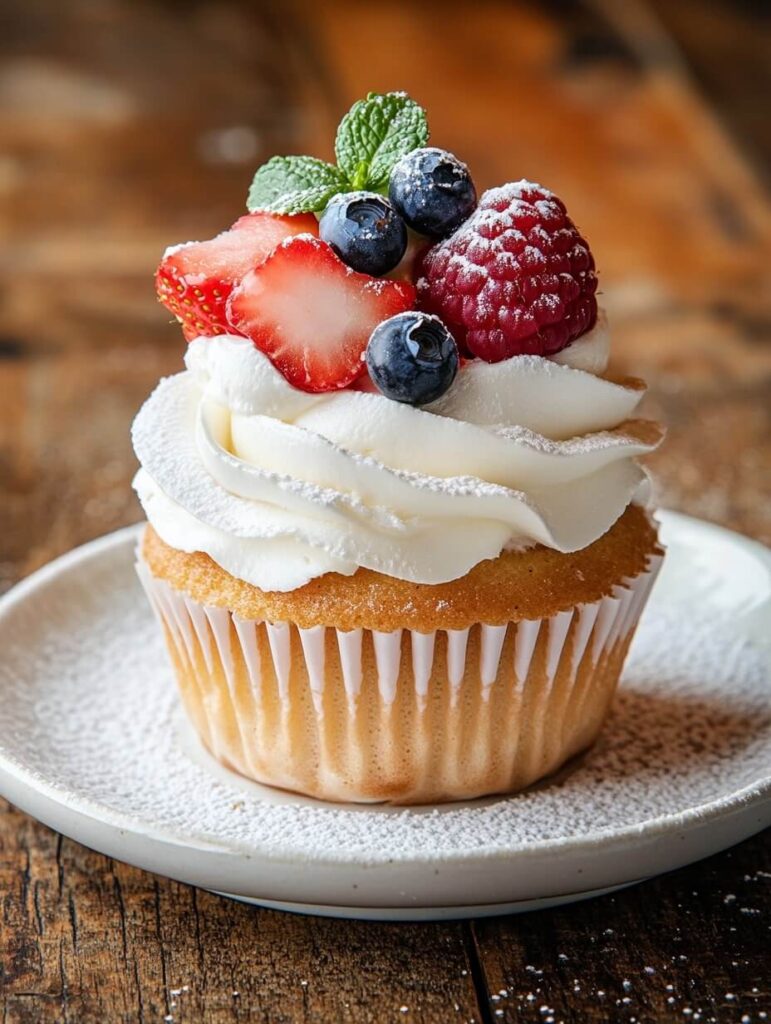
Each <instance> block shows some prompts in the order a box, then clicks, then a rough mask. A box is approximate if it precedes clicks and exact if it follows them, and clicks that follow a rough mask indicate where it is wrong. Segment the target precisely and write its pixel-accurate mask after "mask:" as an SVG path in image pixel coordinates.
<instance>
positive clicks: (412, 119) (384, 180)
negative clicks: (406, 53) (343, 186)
mask: <svg viewBox="0 0 771 1024" xmlns="http://www.w3.org/2000/svg"><path fill="white" fill-rule="evenodd" d="M426 142H428V125H427V123H426V114H425V111H424V110H423V108H422V107H419V106H418V105H417V103H416V102H415V101H414V100H411V99H410V98H409V96H407V94H406V93H403V92H389V93H386V94H385V95H384V96H383V95H378V94H377V93H374V92H371V93H370V94H369V96H367V98H366V100H359V101H358V102H357V103H354V105H353V106H352V107H351V109H350V110H349V111H348V113H347V114H346V115H345V117H344V118H343V119H342V121H341V122H340V127H339V128H338V129H337V139H336V140H335V155H336V157H337V165H338V167H339V168H340V170H341V171H342V172H343V173H344V174H345V176H346V177H347V179H348V180H349V181H350V183H351V185H352V187H353V188H354V189H370V190H371V191H373V192H376V191H378V190H380V189H383V188H385V187H386V186H387V185H388V178H389V175H390V174H391V171H392V169H393V167H394V164H396V163H397V161H398V160H400V159H401V158H402V157H403V156H404V155H405V153H411V152H412V150H413V149H419V148H420V147H421V146H425V144H426Z"/></svg>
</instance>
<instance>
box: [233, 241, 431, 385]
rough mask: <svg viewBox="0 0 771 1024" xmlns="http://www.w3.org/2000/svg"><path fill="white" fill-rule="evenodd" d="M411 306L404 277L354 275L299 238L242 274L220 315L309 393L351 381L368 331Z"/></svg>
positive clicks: (322, 246) (328, 252)
mask: <svg viewBox="0 0 771 1024" xmlns="http://www.w3.org/2000/svg"><path fill="white" fill-rule="evenodd" d="M414 306H415V288H414V287H413V285H412V284H410V282H409V281H390V280H387V279H386V278H375V277H370V276H369V274H359V273H357V272H356V271H355V270H351V268H350V267H347V266H346V265H345V264H344V263H343V262H342V260H340V259H338V257H337V256H336V255H335V253H334V252H333V251H332V249H331V248H330V247H329V246H328V245H327V243H326V242H322V241H320V240H319V239H318V238H311V237H309V236H308V235H301V236H299V237H297V238H288V239H287V240H286V241H284V242H282V243H281V245H279V246H278V248H277V249H276V250H275V251H274V252H273V253H272V254H271V255H270V256H269V257H268V258H267V259H266V260H265V262H264V263H262V264H261V265H260V266H259V267H255V269H254V270H252V271H251V272H250V273H249V274H247V275H246V277H245V278H244V279H243V281H242V282H241V283H240V284H239V285H238V286H237V287H236V288H234V289H233V292H232V294H231V296H230V300H229V302H228V310H227V312H228V320H229V322H230V324H231V326H232V327H234V328H235V329H236V330H237V331H238V332H240V333H241V334H245V335H246V336H247V338H251V340H252V341H253V342H254V344H255V345H256V346H257V348H258V349H260V350H261V351H262V352H264V353H265V354H266V355H267V356H268V357H269V359H270V360H271V361H272V362H273V364H274V365H275V366H276V367H278V369H279V370H280V371H281V372H282V373H283V375H284V376H285V377H286V379H287V380H288V381H289V383H290V384H293V385H294V386H295V387H296V388H300V389H301V390H302V391H313V392H317V391H335V390H337V389H338V388H344V387H345V386H346V385H347V384H350V383H351V381H353V380H355V379H356V378H357V377H358V376H359V374H360V373H361V372H362V371H363V369H364V359H363V356H364V350H365V348H366V347H367V341H368V340H369V336H370V334H371V333H372V331H373V330H374V328H375V327H376V326H377V325H378V324H379V323H380V322H381V321H383V320H387V319H388V317H391V316H395V315H396V314H397V313H403V312H404V311H405V310H407V309H413V308H414Z"/></svg>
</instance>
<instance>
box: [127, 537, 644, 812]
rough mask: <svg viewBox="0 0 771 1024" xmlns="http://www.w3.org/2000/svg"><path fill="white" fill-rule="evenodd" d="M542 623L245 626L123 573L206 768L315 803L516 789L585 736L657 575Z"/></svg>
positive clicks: (145, 573) (594, 724) (601, 709)
mask: <svg viewBox="0 0 771 1024" xmlns="http://www.w3.org/2000/svg"><path fill="white" fill-rule="evenodd" d="M661 560H662V556H661V555H652V556H650V559H649V564H648V569H647V571H646V572H644V573H642V574H640V575H639V576H636V577H635V578H634V579H628V580H624V581H622V583H621V584H620V585H618V586H616V587H615V588H614V589H613V593H612V594H611V595H610V596H607V597H604V598H602V599H601V600H599V601H597V602H594V603H592V604H583V605H577V606H576V607H575V608H573V609H571V610H568V611H563V612H559V613H557V614H556V615H553V616H551V617H550V618H546V619H540V620H523V621H520V622H518V623H516V622H511V623H508V624H505V625H500V626H494V625H487V624H484V623H479V624H476V625H474V626H471V627H470V628H468V629H463V630H437V631H435V632H433V633H419V632H417V631H414V630H401V629H398V630H395V631H394V632H391V633H383V632H378V631H377V630H363V629H356V630H351V631H344V630H339V629H334V628H333V627H325V626H315V627H312V628H309V629H301V628H299V627H297V626H295V625H294V624H289V623H269V622H255V621H250V620H246V619H242V618H239V616H237V615H235V614H233V613H231V612H229V611H228V610H226V609H224V608H218V607H214V606H208V605H201V604H198V603H197V602H195V601H193V600H192V599H191V598H190V597H188V596H187V595H186V594H184V593H182V592H180V591H177V590H174V589H173V588H172V587H171V586H169V584H167V583H166V582H164V581H163V580H161V579H158V578H156V577H154V576H152V574H151V573H150V571H149V569H148V568H147V566H146V565H145V564H144V563H143V562H142V561H141V560H140V561H138V563H137V571H138V574H139V577H140V580H141V581H142V584H143V586H144V588H145V590H146V592H147V595H148V598H149V600H150V603H151V605H152V607H153V609H154V611H155V613H156V615H157V617H158V619H159V621H160V622H161V624H162V626H163V627H164V631H165V634H166V638H167V643H168V646H169V651H170V654H171V657H172V661H173V662H174V667H175V671H176V675H177V679H178V681H179V684H180V688H181V691H182V696H183V699H184V702H185V705H186V708H187V711H188V713H189V715H190V717H191V718H192V720H193V722H194V724H195V726H196V728H197V729H198V732H199V734H200V736H201V738H202V739H203V741H204V743H205V744H206V745H207V747H209V749H210V750H211V752H212V753H213V754H214V755H215V756H216V757H218V758H219V759H220V760H221V761H223V762H224V763H226V764H228V765H229V766H231V767H233V768H235V769H236V770H238V771H239V772H241V773H242V774H244V775H247V776H249V777H252V778H256V779H257V780H258V781H262V782H267V783H269V784H274V785H279V786H282V787H284V788H288V789H295V790H299V791H301V792H305V793H310V794H312V795H316V796H321V797H323V798H326V799H340V800H363V801H373V800H391V801H393V802H403V803H415V802H426V801H431V800H442V799H444V800H446V799H459V798H465V797H471V796H477V795H481V794H482V793H490V792H497V791H502V790H509V789H518V788H521V787H522V786H524V785H527V784H529V783H530V782H532V781H534V780H535V779H537V778H539V777H541V776H543V775H545V774H548V773H549V772H551V771H554V770H556V768H558V767H559V766H560V765H561V764H562V763H563V762H564V761H565V760H566V759H567V758H568V757H570V756H572V755H573V754H575V753H577V752H578V751H579V750H581V749H584V748H585V747H586V746H588V745H589V744H590V743H591V742H592V741H593V740H594V738H595V737H596V734H597V732H598V731H599V729H600V727H601V725H602V721H603V719H604V717H605V714H606V713H607V710H608V707H609V705H610V700H611V698H612V695H613V691H614V689H615V685H616V682H617V680H618V676H619V674H620V671H621V667H622V664H623V659H624V656H625V654H626V650H627V647H628V645H629V642H630V641H631V638H632V635H633V633H634V629H635V627H636V625H637V622H638V620H639V617H640V614H641V613H642V610H643V608H644V606H645V602H646V600H647V597H648V594H649V593H650V590H651V587H652V585H653V583H654V581H655V578H656V575H657V573H658V570H659V567H660V564H661Z"/></svg>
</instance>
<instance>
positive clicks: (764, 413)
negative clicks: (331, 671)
mask: <svg viewBox="0 0 771 1024" xmlns="http://www.w3.org/2000/svg"><path fill="white" fill-rule="evenodd" d="M770 33H771V14H769V8H768V7H767V6H766V5H763V4H760V3H751V2H749V0H744V2H742V3H734V4H730V3H728V2H719V0H718V2H712V3H706V2H699V0H683V2H682V3H679V4H672V3H664V2H663V0H625V2H624V3H616V2H614V0H585V2H583V3H578V2H570V0H559V2H557V0H553V2H549V3H525V2H516V3H512V2H504V0H476V2H475V3H474V4H473V5H470V4H468V3H462V2H453V0H443V2H442V3H438V2H426V3H423V4H414V3H410V2H407V0H393V2H391V3H390V4H387V5H386V4H378V5H367V4H359V3H354V2H353V0H327V2H326V3H323V4H320V3H311V2H310V0H292V2H278V0H275V2H273V3H259V2H254V0H252V2H248V0H243V2H239V0H225V2H219V3H217V2H212V0H209V2H203V0H201V2H197V0H188V2H187V3H184V4H183V3H178V2H175V0H165V2H151V0H133V2H132V0H103V2H96V0H69V2H67V3H59V2H56V0H7V2H6V3H5V4H3V5H2V7H0V246H1V248H0V398H1V401H0V589H4V588H6V587H8V586H10V585H11V584H12V583H13V582H15V581H16V580H17V579H19V578H20V577H22V576H24V575H26V574H27V573H29V572H31V571H32V570H34V569H35V568H37V567H38V566H40V565H42V564H43V563H44V562H46V561H48V560H49V559H50V558H52V557H54V556H55V555H57V554H60V553H62V552H63V551H65V550H67V549H68V548H70V547H72V546H73V545H76V544H79V543H81V542H83V541H85V540H88V539H90V538H91V537H94V536H97V535H99V534H102V533H105V532H107V531H110V530H113V529H115V528H117V527H119V526H121V525H124V524H125V523H129V522H132V521H135V520H137V519H138V518H139V517H140V513H139V508H138V506H137V503H136V501H135V498H134V497H133V494H132V491H131V488H130V480H131V476H132V474H133V472H134V470H135V466H136V464H135V461H134V457H133V454H132V452H131V447H130V444H129V438H128V428H129V424H130V422H131V419H132V416H133V414H134V412H135V411H136V409H137V407H138V406H139V404H140V403H141V401H142V400H143V399H144V397H145V396H146V395H147V393H148V392H149V391H150V389H151V388H152V386H153V385H154V383H155V382H156V381H157V379H158V377H159V376H161V375H162V374H165V373H170V372H174V371H175V370H177V369H178V368H179V367H180V361H181V355H182V347H183V343H182V339H181V335H180V333H179V331H178V330H176V329H175V328H173V327H171V326H169V324H168V318H167V317H165V316H164V315H163V311H162V310H161V309H160V307H159V306H158V305H157V304H156V302H155V298H154V293H153V287H152V272H153V270H154V267H155V265H156V263H157V260H158V257H159V254H160V252H161V251H162V250H163V248H164V247H165V246H166V245H167V244H169V243H171V242H173V241H177V240H185V239H187V238H198V237H208V236H210V235H211V234H213V233H215V232H216V231H218V230H220V229H221V228H222V227H223V226H225V225H227V224H228V223H230V222H232V221H233V220H234V219H235V218H236V217H237V216H239V215H240V213H241V212H242V210H243V202H244V195H245V192H246V188H247V185H248V182H249V180H250V176H251V172H252V171H253V169H254V167H255V166H256V165H257V164H258V163H259V162H260V161H261V160H263V159H265V158H267V157H268V156H269V155H271V154H273V153H284V152H313V153H317V154H318V155H320V156H326V155H329V153H330V150H331V140H332V137H333V131H334V126H335V124H336V122H337V119H338V117H339V115H340V114H341V113H342V112H343V111H344V110H345V109H346V108H347V106H348V105H349V104H350V102H351V101H352V100H354V99H356V98H358V97H359V96H361V95H363V94H364V93H366V92H367V91H368V90H370V89H376V90H381V89H392V88H404V89H407V90H408V91H410V92H411V93H412V94H413V95H415V97H416V98H417V99H419V100H420V101H421V102H422V103H423V104H424V105H425V106H426V107H427V108H428V110H429V114H430V120H431V125H432V130H433V138H434V140H435V141H436V142H437V143H438V144H440V145H443V146H446V147H447V148H450V149H453V150H455V151H456V152H458V154H459V155H460V156H462V157H463V158H465V159H466V160H467V161H468V162H469V163H470V164H471V166H472V169H473V172H474V175H475V178H476V180H477V183H478V184H479V185H480V186H482V187H486V186H489V185H492V184H496V183H499V182H502V181H505V180H510V179H513V178H519V177H522V176H526V177H530V178H534V179H536V180H541V181H543V182H544V183H546V184H548V185H549V186H550V187H552V188H553V189H554V190H555V191H557V192H558V193H559V194H560V195H561V196H562V197H563V198H564V199H565V200H566V202H567V203H568V206H569V208H570V210H571V212H572V213H573V215H574V217H575V219H576V221H577V222H578V224H579V225H580V227H581V228H582V230H583V231H584V232H585V233H586V235H587V236H588V238H589V239H590V241H591V243H592V248H593V250H594V252H595V255H596V258H597V262H598V265H599V267H600V271H601V289H602V292H603V299H602V301H603V303H604V304H605V306H606V307H607V308H608V311H609V314H610V317H611V320H612V324H613V329H614V346H615V355H614V359H615V361H616V365H617V367H618V368H619V369H623V370H625V371H629V372H635V373H639V374H640V375H643V376H645V377H647V379H648V381H649V383H650V385H651V393H650V396H649V398H648V399H647V400H646V401H647V402H648V411H649V412H650V413H651V414H653V415H656V416H658V417H659V418H661V419H662V420H663V421H665V422H666V424H667V426H668V428H669V437H668V440H667V443H666V445H665V446H664V448H663V449H662V450H661V452H660V453H657V454H656V455H655V456H654V457H653V458H652V459H651V469H652V471H653V473H654V477H655V481H656V489H657V496H658V499H659V500H660V502H661V503H662V504H664V505H668V506H670V507H674V508H678V509H682V510H684V511H687V512H690V513H692V514H694V515H697V516H701V517H704V518H707V519H711V520H714V521H716V522H720V523H723V524H725V525H727V526H730V527H732V528H734V529H738V530H740V531H742V532H745V533H748V534H750V535H752V536H755V537H757V538H759V539H761V540H765V541H766V542H768V541H769V540H771V439H770V437H769V435H770V433H771V430H770V427H769V410H770V409H771V345H770V344H769V341H770V339H771V287H770V285H771V281H770V280H769V276H770V275H769V266H770V265H771V261H770V260H769V256H770V255H771V206H770V205H769V201H768V197H767V194H766V192H765V183H766V182H767V181H768V179H769V171H770V169H771V133H770V132H769V122H768V114H767V108H768V92H769V89H768V87H769V84H771V83H770V82H769V79H770V78H771V71H770V70H769V69H770V68H771V61H769V38H770ZM0 808H1V809H0V900H2V911H1V912H0V1007H2V1011H3V1015H2V1021H3V1022H9V1024H11V1022H12V1024H16V1022H19V1024H21V1022H24V1024H28V1022H29V1024H33V1022H34V1024H37V1022H49V1021H50V1022H54V1021H72V1022H78V1024H80V1022H86V1024H88V1022H91V1021H117V1022H124V1021H125V1022H133V1021H163V1020H166V1021H172V1020H173V1021H178V1022H197V1021H207V1022H208V1021H212V1022H231V1021H247V1020H248V1021H266V1022H270V1024H274V1022H284V1021H286V1022H294V1021H314V1022H327V1021H329V1022H337V1021H346V1022H347V1021H355V1022H359V1021H376V1022H379V1021H400V1020H406V1021H422V1022H431V1024H434V1022H436V1024H439V1022H442V1024H443V1022H446V1021H449V1022H454V1021H458V1022H471V1021H474V1022H476V1024H490V1022H494V1021H499V1020H501V1021H512V1022H513V1021H517V1022H520V1021H522V1022H531V1021H533V1022H535V1021H541V1022H552V1021H554V1022H556V1021H566V1022H567V1021H570V1022H605V1021H614V1022H615V1021H629V1022H631V1024H635V1022H645V1021H683V1020H693V1021H699V1020H701V1021H712V1022H715V1021H719V1022H723V1021H727V1022H731V1024H733V1022H736V1024H740V1022H755V1021H762V1020H766V1019H771V991H770V989H769V971H768V961H767V951H768V948H769V929H770V928H771V922H770V921H769V914H768V909H769V902H770V901H769V886H771V844H769V842H768V836H759V837H756V838H755V839H753V840H750V841H749V842H747V843H744V844H742V845H741V846H740V847H737V848H735V849H734V850H732V851H728V852H726V853H724V854H722V855H720V856H718V857H714V858H712V859H710V860H708V861H704V862H702V863H701V864H698V865H695V866H693V867H691V868H688V869H684V870H682V871H678V872H676V873H674V874H672V875H669V876H666V877H664V878H661V879H658V880H655V881H653V882H649V883H647V884H645V885H642V886H639V887H637V888H634V889H630V890H627V891H625V892H623V893H619V894H617V895H615V896H612V897H606V898H604V899H599V900H594V901H590V902H588V903H585V904H579V905H575V906H572V907H568V908H565V909H561V910H555V911H548V912H543V913H540V914H530V915H525V916H521V917H510V918H504V919H496V920H488V921H482V922H474V923H469V924H466V923H449V924H444V925H438V924H437V925H415V926H412V925H380V924H367V923H351V922H343V921H325V920H321V919H313V918H302V917H294V916H290V915H283V914H278V913H273V912H270V911H261V910H256V909H253V908H248V907H244V906H240V905H238V904H235V903H232V902H229V901H226V900H223V899H220V898H217V897H215V896H212V895H209V894H207V893H203V892H200V891H196V890H193V889H191V888H189V887H187V886H184V885H180V884H177V883H174V882H170V881H167V880H166V879H162V878H155V877H153V876H151V875H148V874H146V873H144V872H141V871H139V870H136V869H134V868H130V867H127V866H126V865H123V864H120V863H117V862H114V861H111V860H108V859H107V858H105V857H102V856H101V855H99V854H96V853H93V852H91V851H89V850H87V849H85V848H84V847H81V846H79V845H78V844H76V843H74V842H71V841H69V840H67V839H62V838H61V837H58V836H57V835H55V834H54V833H52V832H50V831H49V830H48V829H46V828H44V827H43V826H41V825H39V824H37V823H36V822H34V821H32V820H31V819H29V818H27V817H26V816H25V815H23V814H21V813H19V812H18V811H16V810H15V809H13V808H12V807H10V806H8V805H7V804H0Z"/></svg>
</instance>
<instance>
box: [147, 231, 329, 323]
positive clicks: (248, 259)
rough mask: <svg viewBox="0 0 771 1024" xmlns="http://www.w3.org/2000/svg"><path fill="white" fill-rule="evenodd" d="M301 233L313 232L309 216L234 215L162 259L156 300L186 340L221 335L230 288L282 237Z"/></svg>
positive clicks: (268, 252)
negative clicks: (212, 233)
mask: <svg viewBox="0 0 771 1024" xmlns="http://www.w3.org/2000/svg"><path fill="white" fill-rule="evenodd" d="M303 233H310V234H313V235H316V234H318V222H317V221H316V218H315V217H314V216H313V215H312V214H305V213H303V214H300V215H298V216H296V217H278V216H275V215H274V214H270V213H249V214H247V215H246V216H244V217H240V218H239V219H238V220H237V221H236V222H235V224H234V225H233V227H232V228H230V230H229V231H223V232H222V234H219V235H217V237H216V238H211V239H209V241H207V242H189V243H188V244H187V245H182V246H179V247H176V248H174V249H172V251H171V252H170V253H169V254H168V255H167V256H164V258H163V260H162V261H161V265H160V266H159V267H158V270H157V271H156V275H155V288H156V291H157V292H158V298H159V300H160V301H161V302H162V303H163V304H164V306H166V308H167V309H169V310H171V312H172V313H173V314H174V316H175V317H176V318H177V320H179V322H180V323H181V324H182V332H183V334H184V335H185V338H186V339H187V340H188V341H192V340H193V338H197V337H200V335H205V336H206V337H212V336H213V335H216V334H226V333H227V332H228V330H229V329H230V328H229V327H228V322H227V319H226V316H225V304H226V302H227V300H228V296H229V295H230V293H231V291H232V290H233V286H234V285H235V284H238V282H239V281H240V280H241V278H242V277H243V276H244V274H247V273H248V272H249V271H250V270H252V269H253V268H254V267H256V266H257V265H258V264H260V263H262V261H263V260H264V259H265V258H266V257H267V256H269V255H270V253H271V252H272V251H273V250H274V249H275V248H276V246H277V245H278V244H279V243H280V242H283V240H284V239H285V238H289V237H291V236H292V235H299V234H303Z"/></svg>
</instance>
